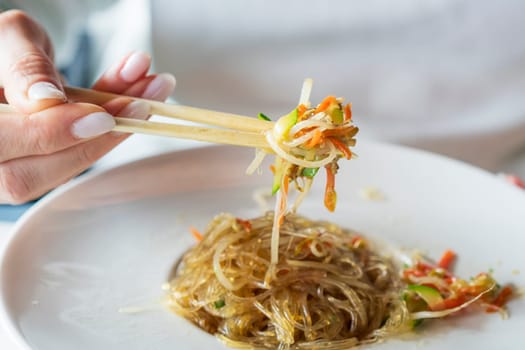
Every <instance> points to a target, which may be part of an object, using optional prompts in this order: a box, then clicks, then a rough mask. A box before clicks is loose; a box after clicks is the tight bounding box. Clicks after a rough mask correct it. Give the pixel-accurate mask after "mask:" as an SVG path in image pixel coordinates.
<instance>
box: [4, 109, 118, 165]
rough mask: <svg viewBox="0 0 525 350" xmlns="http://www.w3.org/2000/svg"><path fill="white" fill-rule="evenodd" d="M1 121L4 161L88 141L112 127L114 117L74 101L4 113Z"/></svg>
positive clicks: (101, 110)
mask: <svg viewBox="0 0 525 350" xmlns="http://www.w3.org/2000/svg"><path fill="white" fill-rule="evenodd" d="M0 125H1V126H2V127H1V128H0V150H1V152H0V162H4V161H7V160H10V159H14V158H18V157H27V156H30V155H41V154H50V153H54V152H57V151H60V150H63V149H65V148H68V147H71V146H73V145H75V144H78V143H81V142H85V141H86V140H87V139H90V138H93V137H96V136H99V135H102V134H104V133H106V132H108V131H110V130H111V129H113V127H114V126H115V120H114V119H113V117H112V116H111V115H110V114H108V113H107V112H106V111H105V110H104V109H103V108H102V107H99V106H95V105H90V104H83V103H72V104H63V105H58V106H54V107H50V108H48V109H46V110H43V111H40V112H36V113H34V114H31V115H29V116H23V115H20V114H16V113H1V114H0ZM21 135H23V137H21Z"/></svg>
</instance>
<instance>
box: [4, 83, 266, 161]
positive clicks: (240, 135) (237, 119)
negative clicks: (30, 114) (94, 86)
mask: <svg viewBox="0 0 525 350" xmlns="http://www.w3.org/2000/svg"><path fill="white" fill-rule="evenodd" d="M65 91H66V95H67V96H68V98H69V99H71V100H73V101H78V102H89V103H93V104H97V105H103V104H104V103H106V102H108V101H110V100H112V99H115V98H117V97H129V98H130V99H133V100H139V101H143V102H145V103H147V104H148V105H149V106H150V113H151V114H155V115H160V116H165V117H172V118H176V119H181V120H187V121H192V122H197V123H202V124H208V125H214V126H219V127H223V128H227V129H220V128H207V127H200V126H189V125H179V124H171V123H159V122H152V121H146V120H138V119H131V118H125V117H118V116H117V117H115V122H116V126H115V127H114V128H113V130H114V131H120V132H125V133H141V134H148V135H158V136H169V137H176V138H183V139H191V140H196V141H203V142H212V143H220V144H230V145H236V146H246V147H256V148H263V149H265V150H267V151H269V152H271V149H270V147H269V146H268V143H267V142H266V138H265V136H264V132H265V131H267V130H269V129H271V128H272V127H273V125H274V123H273V122H268V121H264V120H259V119H255V118H251V117H245V116H241V115H236V114H230V113H224V112H216V111H211V110H206V109H200V108H194V107H188V106H182V105H175V104H168V103H162V102H158V101H152V100H147V99H143V98H137V97H133V96H123V95H117V94H112V93H108V92H101V91H96V90H90V89H83V88H76V87H65ZM0 112H3V113H16V110H15V109H14V108H13V107H12V106H10V105H8V104H1V103H0Z"/></svg>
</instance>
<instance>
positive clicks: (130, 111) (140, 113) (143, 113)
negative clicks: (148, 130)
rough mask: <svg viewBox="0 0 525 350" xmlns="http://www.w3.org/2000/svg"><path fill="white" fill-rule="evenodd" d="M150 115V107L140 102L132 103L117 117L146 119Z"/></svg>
mask: <svg viewBox="0 0 525 350" xmlns="http://www.w3.org/2000/svg"><path fill="white" fill-rule="evenodd" d="M149 114H150V106H149V105H148V104H147V103H145V102H142V101H132V102H131V103H129V104H128V105H127V106H126V107H124V109H122V110H121V111H120V112H119V113H118V115H119V116H122V117H128V118H136V119H146V118H147V117H148V115H149Z"/></svg>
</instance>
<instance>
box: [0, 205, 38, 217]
mask: <svg viewBox="0 0 525 350" xmlns="http://www.w3.org/2000/svg"><path fill="white" fill-rule="evenodd" d="M35 202H36V201H35ZM35 202H29V203H26V204H22V205H8V204H1V205H0V221H9V222H14V221H16V220H18V218H19V217H20V216H22V214H23V213H25V211H26V210H27V209H29V208H31V206H32V205H33V204H35Z"/></svg>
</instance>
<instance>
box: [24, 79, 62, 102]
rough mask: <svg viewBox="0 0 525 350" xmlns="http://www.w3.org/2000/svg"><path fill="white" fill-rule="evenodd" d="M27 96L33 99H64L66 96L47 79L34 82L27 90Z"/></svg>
mask: <svg viewBox="0 0 525 350" xmlns="http://www.w3.org/2000/svg"><path fill="white" fill-rule="evenodd" d="M27 97H29V99H30V100H33V101H39V100H47V99H51V98H52V99H56V100H63V101H65V100H66V96H65V95H64V93H63V92H62V91H60V89H58V88H57V87H56V86H55V85H54V84H52V83H50V82H47V81H39V82H38V83H34V84H33V85H31V86H30V87H29V89H28V90H27Z"/></svg>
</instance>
